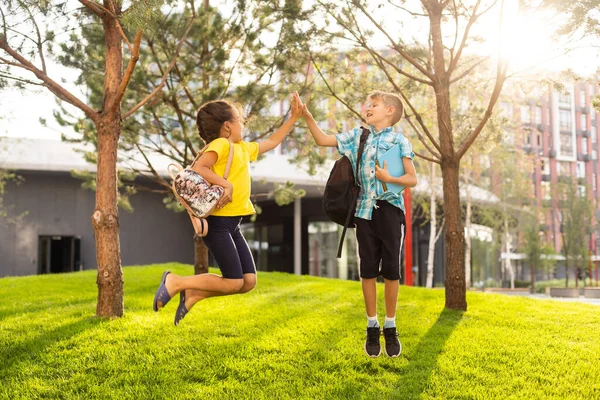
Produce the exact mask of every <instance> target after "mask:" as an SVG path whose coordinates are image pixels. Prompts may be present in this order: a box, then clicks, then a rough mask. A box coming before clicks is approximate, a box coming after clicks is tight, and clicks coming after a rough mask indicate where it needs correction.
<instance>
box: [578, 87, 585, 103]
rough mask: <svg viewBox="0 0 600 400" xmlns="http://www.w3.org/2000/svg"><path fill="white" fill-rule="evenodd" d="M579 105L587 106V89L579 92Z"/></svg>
mask: <svg viewBox="0 0 600 400" xmlns="http://www.w3.org/2000/svg"><path fill="white" fill-rule="evenodd" d="M579 105H580V106H585V88H583V89H581V90H580V91H579Z"/></svg>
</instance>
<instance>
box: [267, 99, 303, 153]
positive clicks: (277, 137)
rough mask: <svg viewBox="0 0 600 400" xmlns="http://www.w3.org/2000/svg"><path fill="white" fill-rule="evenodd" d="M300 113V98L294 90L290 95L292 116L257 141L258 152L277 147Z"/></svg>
mask: <svg viewBox="0 0 600 400" xmlns="http://www.w3.org/2000/svg"><path fill="white" fill-rule="evenodd" d="M301 115H302V100H300V96H298V93H297V92H294V94H293V95H292V117H291V118H290V119H288V120H287V121H285V123H284V124H283V125H281V128H279V129H277V131H276V132H275V133H274V134H272V135H271V136H269V138H267V139H265V140H261V141H260V142H258V154H262V153H265V152H267V151H269V150H273V149H274V148H275V147H277V146H278V145H279V143H281V142H282V141H283V139H285V137H286V136H287V135H288V134H289V133H290V131H291V130H292V127H293V126H294V124H295V123H296V121H297V120H298V118H300V116H301Z"/></svg>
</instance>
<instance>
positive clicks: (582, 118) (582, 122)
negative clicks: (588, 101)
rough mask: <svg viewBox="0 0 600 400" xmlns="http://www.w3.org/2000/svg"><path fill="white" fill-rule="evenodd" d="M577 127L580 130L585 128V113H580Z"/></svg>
mask: <svg viewBox="0 0 600 400" xmlns="http://www.w3.org/2000/svg"><path fill="white" fill-rule="evenodd" d="M579 127H580V128H581V130H582V131H585V130H586V129H587V117H586V115H585V114H581V115H580V116H579Z"/></svg>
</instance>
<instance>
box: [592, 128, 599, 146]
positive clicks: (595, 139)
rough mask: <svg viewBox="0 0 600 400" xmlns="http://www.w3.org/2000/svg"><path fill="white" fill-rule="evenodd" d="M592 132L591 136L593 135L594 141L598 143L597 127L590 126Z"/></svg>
mask: <svg viewBox="0 0 600 400" xmlns="http://www.w3.org/2000/svg"><path fill="white" fill-rule="evenodd" d="M590 132H591V136H592V143H596V141H597V140H598V133H597V132H596V127H595V126H592V127H591V128H590Z"/></svg>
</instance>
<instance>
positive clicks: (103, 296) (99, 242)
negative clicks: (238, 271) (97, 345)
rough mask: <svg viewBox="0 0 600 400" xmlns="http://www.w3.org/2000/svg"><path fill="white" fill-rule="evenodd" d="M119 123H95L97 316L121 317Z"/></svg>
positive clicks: (105, 119)
mask: <svg viewBox="0 0 600 400" xmlns="http://www.w3.org/2000/svg"><path fill="white" fill-rule="evenodd" d="M119 121H120V120H119V119H118V118H117V119H115V118H114V117H112V116H103V117H102V120H101V121H100V122H99V124H98V127H97V129H98V171H97V175H96V176H97V178H96V185H97V187H96V209H95V210H94V213H93V214H92V225H93V226H94V237H95V239H96V260H97V263H98V277H97V280H96V282H97V284H98V305H97V307H96V315H97V316H99V317H120V316H122V315H123V271H122V269H121V249H120V242H119V210H118V208H117V143H118V140H119V133H120V128H121V127H120V122H119Z"/></svg>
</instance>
